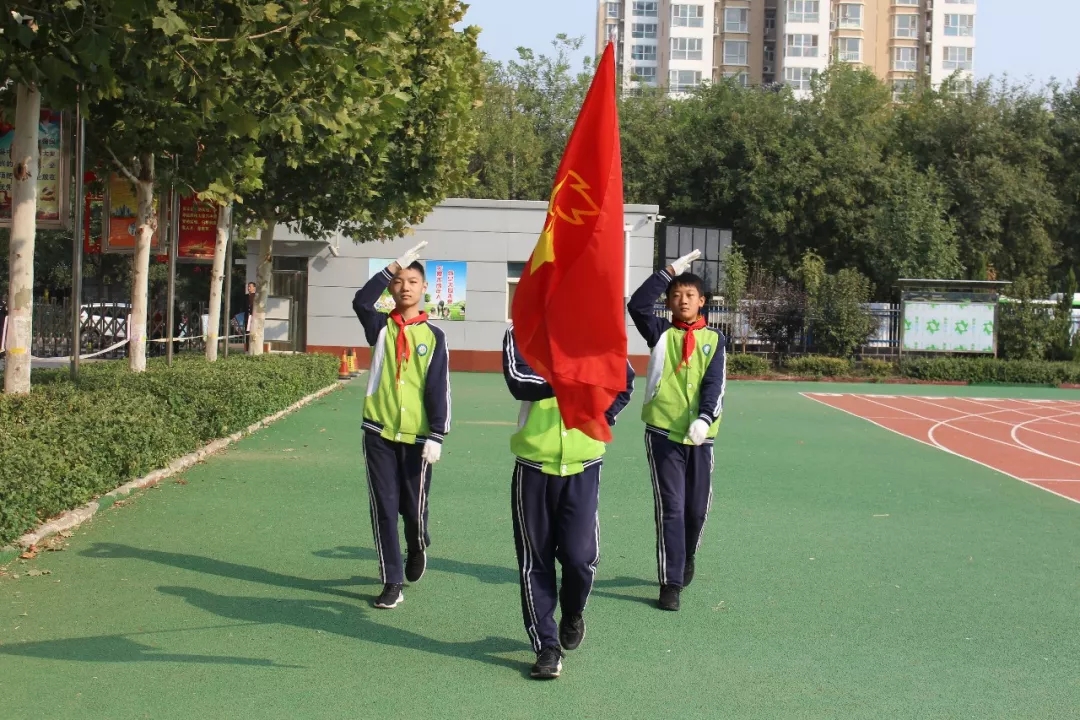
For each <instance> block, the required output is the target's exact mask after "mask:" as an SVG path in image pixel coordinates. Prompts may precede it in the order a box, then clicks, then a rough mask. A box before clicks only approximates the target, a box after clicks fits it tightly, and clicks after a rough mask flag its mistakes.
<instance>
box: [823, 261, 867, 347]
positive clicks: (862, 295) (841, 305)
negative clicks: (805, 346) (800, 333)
mask: <svg viewBox="0 0 1080 720" xmlns="http://www.w3.org/2000/svg"><path fill="white" fill-rule="evenodd" d="M872 292H873V288H872V286H871V284H870V280H869V279H867V278H866V277H865V276H864V275H863V274H862V273H860V272H859V271H858V270H854V269H852V268H844V269H842V270H840V271H839V272H837V273H836V274H834V275H829V274H826V275H824V276H823V277H821V279H820V284H819V285H818V286H817V287H816V288H815V290H814V291H813V292H812V293H809V299H810V323H809V325H810V333H811V337H812V338H813V342H814V347H815V348H817V349H820V350H821V351H822V352H824V353H825V354H826V355H832V356H834V357H842V358H847V357H851V356H852V355H853V354H854V353H855V351H856V350H857V349H858V348H859V347H860V346H862V345H863V344H865V343H866V341H867V340H869V339H870V337H871V336H872V335H873V334H874V330H875V329H876V327H877V323H876V321H875V319H874V316H873V314H872V313H871V312H870V310H869V308H868V307H867V306H866V303H868V302H869V301H870V296H871V294H872Z"/></svg>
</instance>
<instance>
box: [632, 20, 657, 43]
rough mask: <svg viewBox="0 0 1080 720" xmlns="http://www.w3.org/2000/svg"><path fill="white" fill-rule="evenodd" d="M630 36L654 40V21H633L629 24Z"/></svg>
mask: <svg viewBox="0 0 1080 720" xmlns="http://www.w3.org/2000/svg"><path fill="white" fill-rule="evenodd" d="M630 37H634V38H638V39H646V40H655V39H656V23H634V24H633V25H631V26H630Z"/></svg>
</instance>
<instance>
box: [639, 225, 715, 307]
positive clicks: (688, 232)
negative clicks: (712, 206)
mask: <svg viewBox="0 0 1080 720" xmlns="http://www.w3.org/2000/svg"><path fill="white" fill-rule="evenodd" d="M729 247H731V231H730V230H720V229H718V228H704V227H691V226H688V225H667V226H665V227H664V240H663V250H662V251H661V252H660V253H657V255H658V256H659V257H658V259H659V260H660V262H662V263H663V265H662V266H661V267H667V266H668V265H670V264H671V263H673V262H674V261H675V260H676V259H678V258H680V257H682V256H683V255H686V254H687V253H690V252H692V251H694V250H699V251H700V252H701V258H700V259H698V260H695V261H694V264H693V266H692V267H691V268H690V271H691V272H693V273H695V274H696V275H698V277H700V278H701V279H703V280H704V281H705V292H706V294H708V295H719V294H720V288H721V286H722V282H723V262H722V261H723V257H724V254H725V253H726V252H727V250H728V248H729Z"/></svg>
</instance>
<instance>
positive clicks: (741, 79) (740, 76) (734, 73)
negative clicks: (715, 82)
mask: <svg viewBox="0 0 1080 720" xmlns="http://www.w3.org/2000/svg"><path fill="white" fill-rule="evenodd" d="M724 77H726V78H734V79H735V82H736V83H738V84H739V85H740V86H742V87H744V88H746V87H750V75H749V74H747V73H746V72H745V71H743V70H727V71H725V72H724Z"/></svg>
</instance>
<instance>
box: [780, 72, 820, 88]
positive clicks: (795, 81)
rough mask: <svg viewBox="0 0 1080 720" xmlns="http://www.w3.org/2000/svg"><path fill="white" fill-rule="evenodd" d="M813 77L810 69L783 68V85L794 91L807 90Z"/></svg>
mask: <svg viewBox="0 0 1080 720" xmlns="http://www.w3.org/2000/svg"><path fill="white" fill-rule="evenodd" d="M813 77H814V71H813V69H811V68H802V67H787V68H784V83H786V84H787V85H790V86H791V87H792V88H793V89H795V90H809V89H810V80H811V79H812V78H813Z"/></svg>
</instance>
